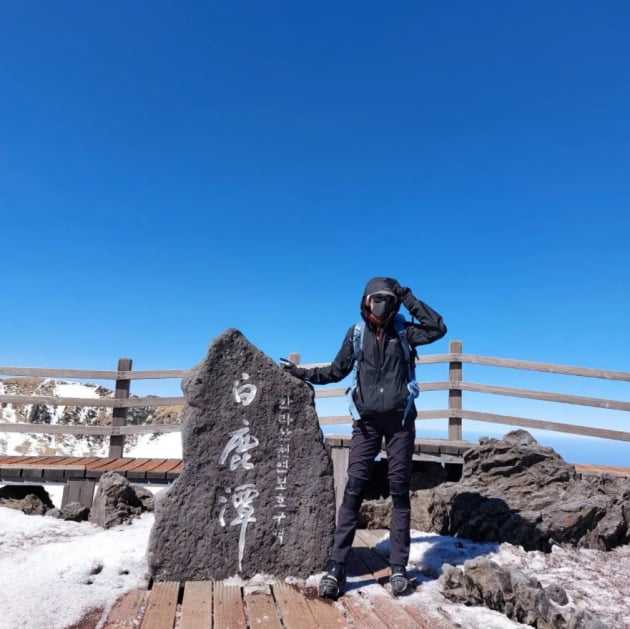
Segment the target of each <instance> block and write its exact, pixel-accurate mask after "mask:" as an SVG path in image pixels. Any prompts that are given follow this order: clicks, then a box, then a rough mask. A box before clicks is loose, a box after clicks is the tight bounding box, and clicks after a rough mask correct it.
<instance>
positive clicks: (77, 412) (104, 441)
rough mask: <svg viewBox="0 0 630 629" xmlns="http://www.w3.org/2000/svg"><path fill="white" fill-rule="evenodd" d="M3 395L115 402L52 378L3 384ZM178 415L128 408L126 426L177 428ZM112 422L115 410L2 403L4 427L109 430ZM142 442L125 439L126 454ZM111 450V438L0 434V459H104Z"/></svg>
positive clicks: (91, 387) (101, 391) (102, 392)
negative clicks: (17, 456)
mask: <svg viewBox="0 0 630 629" xmlns="http://www.w3.org/2000/svg"><path fill="white" fill-rule="evenodd" d="M0 395H42V396H55V397H65V398H68V397H76V398H94V399H97V398H108V397H110V398H111V397H114V392H113V391H112V390H111V389H107V388H105V387H102V386H99V385H96V384H89V383H78V382H67V381H64V380H56V379H51V378H8V379H5V380H0ZM132 397H136V396H132ZM179 411H180V407H177V406H164V407H157V408H151V407H139V408H130V409H129V411H128V417H127V423H128V424H133V425H145V424H167V423H168V424H172V423H177V422H178V421H179ZM111 421H112V409H111V408H99V407H95V406H56V405H50V404H25V405H14V404H9V403H6V402H3V403H2V404H0V423H18V422H19V423H25V424H29V423H30V424H51V425H64V424H66V425H87V426H106V425H110V424H111ZM144 438H145V439H146V437H144ZM138 439H139V438H138V436H136V435H128V436H126V438H125V449H126V450H127V449H132V448H133V446H134V445H135V444H136V443H137V441H138ZM108 449H109V437H108V436H100V435H94V436H84V435H77V436H75V435H46V434H36V433H13V432H2V431H1V430H0V454H21V455H30V456H53V455H65V456H106V455H107V452H108Z"/></svg>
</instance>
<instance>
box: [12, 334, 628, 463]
mask: <svg viewBox="0 0 630 629" xmlns="http://www.w3.org/2000/svg"><path fill="white" fill-rule="evenodd" d="M449 350H450V351H449V353H447V354H434V355H427V356H420V357H419V358H418V360H417V362H418V364H420V365H423V364H424V365H428V364H435V363H445V364H446V365H447V366H448V379H447V380H443V381H436V382H422V381H421V389H422V391H424V392H427V391H446V392H447V393H446V396H447V399H446V404H445V407H443V408H438V409H434V410H419V411H418V419H420V420H426V419H445V420H447V421H448V438H449V439H451V440H456V441H459V440H462V438H463V435H462V420H464V419H467V420H475V421H482V422H490V423H496V424H506V425H510V426H521V427H524V428H533V429H541V430H550V431H556V432H562V433H569V434H574V435H585V436H592V437H599V438H604V439H614V440H620V441H630V432H627V431H621V430H611V429H606V428H599V427H595V426H584V425H578V424H570V423H562V422H558V421H555V420H552V419H540V418H527V417H520V416H515V415H507V414H497V413H488V412H483V411H478V410H472V409H468V408H465V407H464V406H463V392H464V391H470V392H477V393H485V394H491V395H499V396H506V397H510V398H526V399H532V400H540V401H545V402H555V403H561V404H574V405H579V406H585V407H593V408H600V409H615V410H620V411H630V402H627V401H622V400H611V399H604V398H598V397H588V396H582V395H569V394H563V393H554V392H546V391H534V390H528V389H520V388H513V387H505V386H497V385H492V384H480V383H473V382H466V381H464V379H463V365H464V364H475V365H487V366H493V367H499V368H508V369H517V370H529V371H536V372H541V373H553V374H563V375H568V376H576V377H584V378H596V379H606V380H614V381H619V382H630V372H625V371H612V370H607V369H591V368H584V367H571V366H566V365H558V364H550V363H541V362H532V361H526V360H514V359H505V358H495V357H491V356H479V355H475V354H464V353H462V343H461V341H451V342H450V345H449ZM290 358H291V359H292V360H293V361H294V362H296V363H299V362H300V360H299V355H298V354H291V355H290ZM131 366H132V363H131V360H130V359H128V358H121V359H120V360H119V362H118V368H117V370H115V371H88V370H77V369H48V368H33V367H0V376H14V377H15V376H28V377H43V378H55V379H74V380H76V379H81V380H88V381H89V380H100V381H103V380H105V381H107V380H109V381H113V382H114V391H115V393H114V397H113V398H98V399H93V398H75V397H51V396H35V395H0V403H2V404H13V405H28V404H39V405H51V406H60V405H63V406H90V407H104V408H112V409H113V413H112V424H111V425H109V426H82V425H72V426H69V425H63V426H62V425H47V424H34V423H0V433H2V432H21V433H29V434H37V433H44V434H46V433H47V434H68V435H71V434H72V435H78V434H82V435H109V436H110V453H109V456H110V457H120V456H122V454H123V450H124V438H125V435H132V434H141V433H145V434H146V433H165V432H174V431H179V430H181V425H180V424H178V423H169V424H147V425H133V426H132V425H127V424H126V419H127V411H128V409H129V408H134V407H160V406H178V405H183V404H184V403H185V398H184V397H159V396H153V395H149V396H143V397H130V389H131V386H130V385H131V381H132V380H150V379H164V378H175V379H180V378H182V377H183V376H184V375H185V374H186V373H187V370H186V369H170V370H158V371H132V369H131ZM305 366H314V365H305ZM345 391H346V390H345V388H324V389H322V388H320V389H317V390H316V392H315V396H316V397H317V398H330V397H340V396H344V395H345ZM320 423H321V424H323V425H330V424H349V423H350V417H349V415H337V416H321V417H320Z"/></svg>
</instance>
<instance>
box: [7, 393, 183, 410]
mask: <svg viewBox="0 0 630 629" xmlns="http://www.w3.org/2000/svg"><path fill="white" fill-rule="evenodd" d="M0 403H8V404H17V405H21V404H39V405H42V406H93V407H97V408H144V407H147V406H181V405H183V404H185V403H186V398H185V397H159V396H157V395H149V396H146V397H138V398H126V399H115V398H91V397H86V398H77V397H52V396H44V395H0Z"/></svg>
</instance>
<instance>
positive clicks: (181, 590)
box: [75, 530, 454, 629]
mask: <svg viewBox="0 0 630 629" xmlns="http://www.w3.org/2000/svg"><path fill="white" fill-rule="evenodd" d="M385 533H386V531H367V530H359V531H357V535H356V538H355V544H354V547H353V549H352V552H351V554H350V558H349V562H348V583H347V587H346V594H345V595H344V596H343V597H341V598H340V599H339V600H338V601H337V602H333V601H328V600H322V599H320V598H318V596H317V592H316V586H315V585H312V586H310V587H307V588H306V589H303V588H301V587H299V586H298V585H291V584H287V583H286V582H284V581H282V580H276V581H273V582H272V583H268V582H266V583H258V584H256V583H252V584H248V585H226V583H225V582H223V581H192V582H187V583H179V582H158V583H153V584H152V587H151V588H150V589H148V590H133V591H131V592H129V593H128V594H127V595H125V596H124V597H123V598H121V599H120V600H119V601H118V603H117V604H116V605H115V606H114V608H113V609H112V610H111V612H110V613H109V615H108V618H107V620H106V622H105V624H104V629H137V628H140V629H202V628H203V629H257V628H261V629H267V628H268V629H319V628H321V629H332V628H339V629H343V628H348V629H388V628H392V629H393V628H396V629H412V628H415V629H429V628H430V629H450V628H451V627H453V626H454V625H451V624H449V623H448V622H447V621H445V620H444V619H441V618H440V617H437V616H435V615H434V614H431V615H429V614H428V612H427V610H425V609H422V607H421V606H420V605H419V604H414V602H413V600H412V599H408V598H404V599H400V600H397V599H396V598H394V597H393V596H392V595H391V593H390V591H389V584H388V582H389V567H388V564H387V562H386V559H385V557H383V556H382V555H381V554H379V552H378V549H376V548H375V547H376V545H377V543H378V541H379V540H380V539H382V537H383V535H384V534H385ZM100 620H101V618H100V616H99V615H98V614H92V615H90V617H89V618H88V619H84V621H83V622H82V623H80V624H78V625H75V627H76V628H79V627H80V628H81V629H92V627H95V626H96V625H97V624H98V622H99V621H100ZM92 623H93V624H92Z"/></svg>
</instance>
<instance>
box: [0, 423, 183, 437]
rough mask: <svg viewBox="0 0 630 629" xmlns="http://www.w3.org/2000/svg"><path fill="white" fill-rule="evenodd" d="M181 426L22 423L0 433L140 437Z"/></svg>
mask: <svg viewBox="0 0 630 629" xmlns="http://www.w3.org/2000/svg"><path fill="white" fill-rule="evenodd" d="M181 429H182V425H181V424H142V425H140V426H134V425H126V426H111V425H109V426H84V425H81V424H76V425H75V424H73V425H70V424H27V423H24V422H18V423H15V424H13V423H11V424H8V423H5V424H0V433H2V432H19V433H26V434H44V435H108V436H111V435H142V434H157V433H165V432H179V431H181Z"/></svg>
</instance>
